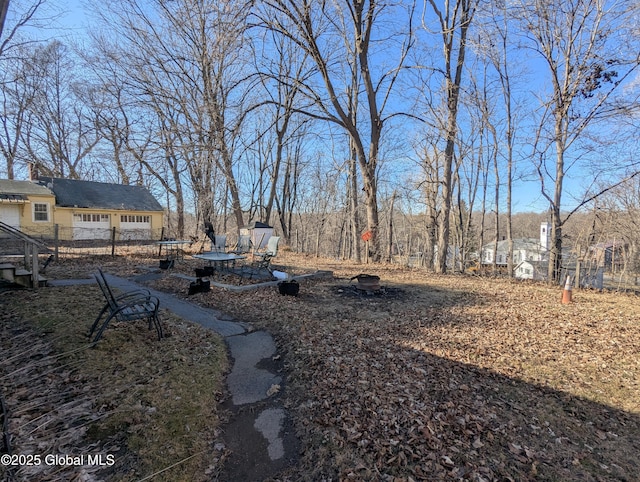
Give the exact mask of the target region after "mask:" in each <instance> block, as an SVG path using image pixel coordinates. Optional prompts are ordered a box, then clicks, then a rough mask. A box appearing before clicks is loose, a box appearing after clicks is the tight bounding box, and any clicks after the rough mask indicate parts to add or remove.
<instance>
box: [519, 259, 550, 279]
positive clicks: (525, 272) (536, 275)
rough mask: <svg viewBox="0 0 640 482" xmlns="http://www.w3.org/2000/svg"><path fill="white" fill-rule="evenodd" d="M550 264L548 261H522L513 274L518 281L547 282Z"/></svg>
mask: <svg viewBox="0 0 640 482" xmlns="http://www.w3.org/2000/svg"><path fill="white" fill-rule="evenodd" d="M548 264H549V263H548V261H526V260H525V261H521V262H520V263H518V264H517V266H516V267H515V268H513V273H514V276H515V277H516V278H518V279H532V280H536V281H542V280H546V279H547V268H548Z"/></svg>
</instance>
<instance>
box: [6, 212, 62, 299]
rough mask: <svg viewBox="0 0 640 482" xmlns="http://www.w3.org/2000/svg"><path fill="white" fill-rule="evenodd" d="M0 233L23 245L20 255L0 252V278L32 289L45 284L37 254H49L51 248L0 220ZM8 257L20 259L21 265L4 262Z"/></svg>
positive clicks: (45, 280)
mask: <svg viewBox="0 0 640 482" xmlns="http://www.w3.org/2000/svg"><path fill="white" fill-rule="evenodd" d="M0 234H2V235H3V236H4V237H5V238H7V237H8V238H11V239H13V240H18V241H19V242H20V244H21V245H22V247H23V250H22V253H21V254H20V255H16V254H7V253H0V258H2V260H0V279H3V280H6V281H7V282H9V283H13V284H16V285H20V286H24V287H26V288H29V289H33V290H37V289H38V288H39V287H42V286H46V284H47V279H46V278H45V277H44V276H42V275H41V274H40V266H39V262H38V256H39V255H40V254H43V255H50V254H51V250H50V249H49V248H48V247H47V246H46V245H44V244H43V243H42V242H41V241H39V240H37V239H35V238H32V237H31V236H29V235H27V234H25V233H23V232H22V231H20V230H19V229H16V228H14V227H12V226H9V225H8V224H5V223H3V222H0ZM9 258H18V259H21V260H22V261H23V262H22V266H16V265H15V264H14V263H12V262H6V260H7V259H9ZM3 260H4V261H3ZM16 264H18V263H16Z"/></svg>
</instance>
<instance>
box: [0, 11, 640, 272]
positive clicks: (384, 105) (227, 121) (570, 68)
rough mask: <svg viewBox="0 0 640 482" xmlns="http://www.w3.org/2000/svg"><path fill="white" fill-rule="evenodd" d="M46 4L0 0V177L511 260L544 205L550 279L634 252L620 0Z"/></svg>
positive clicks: (216, 218) (635, 53) (341, 242)
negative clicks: (598, 249) (82, 22)
mask: <svg viewBox="0 0 640 482" xmlns="http://www.w3.org/2000/svg"><path fill="white" fill-rule="evenodd" d="M52 3H53V2H50V1H47V0H32V1H31V2H16V1H13V2H9V0H5V1H3V2H2V3H1V7H2V8H0V12H3V13H4V12H5V11H6V12H7V15H6V21H5V23H4V28H3V29H2V30H0V64H1V67H0V83H1V84H2V94H1V95H2V111H0V122H1V127H2V129H1V132H0V149H1V152H2V157H3V163H2V165H0V177H6V178H8V179H21V178H22V179H24V178H26V175H27V174H26V173H27V167H28V165H29V164H34V165H35V166H37V169H38V171H39V172H40V173H41V174H43V175H46V176H53V177H70V178H79V179H89V180H100V181H106V182H117V183H122V184H130V183H131V184H134V183H135V184H141V185H145V186H148V187H149V188H150V189H151V190H152V192H154V194H155V195H156V197H157V198H158V199H159V200H160V201H161V202H162V203H163V204H165V205H166V206H167V208H168V213H169V214H168V216H167V220H168V226H167V228H168V230H169V231H168V232H169V233H171V235H173V236H175V237H177V238H183V237H185V236H193V235H199V236H202V229H201V226H202V224H203V222H204V221H210V222H212V223H213V225H214V227H215V230H216V231H217V232H220V233H223V232H224V233H230V234H234V233H237V230H238V229H239V228H240V227H242V226H245V225H247V224H249V223H250V222H251V221H255V220H259V221H263V222H266V223H269V224H272V225H274V226H275V227H276V230H277V232H278V235H281V236H282V238H283V242H284V243H283V244H285V245H289V246H292V247H294V248H295V249H296V250H301V251H304V252H308V253H314V254H317V255H330V256H335V257H338V258H345V259H352V260H355V261H358V262H360V261H364V260H368V261H372V262H378V261H386V260H391V259H392V258H394V257H397V256H402V257H404V258H405V260H408V259H409V257H411V256H418V257H419V258H420V260H421V261H420V262H421V263H424V264H425V265H426V266H428V267H430V268H432V269H433V270H434V271H436V272H445V271H461V270H464V269H466V268H468V267H469V266H471V265H473V263H474V262H476V260H477V259H478V256H479V253H480V252H481V250H482V247H483V246H486V245H487V244H490V243H494V245H495V246H496V247H497V244H498V241H501V240H505V241H506V242H507V243H508V246H509V254H508V255H507V258H506V259H507V261H506V262H507V267H506V272H507V273H509V274H512V273H513V269H514V265H513V256H512V253H513V240H514V239H515V238H518V237H523V238H536V237H537V236H538V229H539V226H540V222H541V221H548V222H549V223H550V225H551V238H550V239H551V244H550V250H549V256H548V258H549V263H548V279H550V280H551V279H557V278H558V277H559V276H560V273H561V268H562V266H563V257H566V256H569V255H570V256H573V257H576V258H581V257H584V256H586V255H587V253H588V251H589V249H590V247H592V246H593V245H595V244H597V243H606V242H612V241H613V242H614V244H615V243H618V244H620V245H621V246H622V252H623V255H624V263H623V264H624V269H625V270H627V271H629V272H632V273H635V272H636V271H637V268H638V266H640V259H639V251H638V248H639V246H640V229H639V228H640V183H639V182H638V177H637V175H638V173H639V172H640V169H639V167H638V166H639V164H640V163H639V162H638V160H637V158H636V155H635V153H636V152H637V150H638V139H640V136H638V128H639V124H638V113H639V112H640V109H639V108H640V104H639V98H638V96H639V95H640V88H638V87H639V85H638V84H639V80H638V66H639V65H640V55H639V52H640V24H639V23H638V22H639V20H638V19H639V18H640V16H639V13H640V5H638V4H637V3H636V2H612V1H607V0H573V1H571V2H567V1H564V0H546V1H538V0H515V1H509V2H506V1H505V2H496V1H487V0H447V1H437V0H426V1H424V2H416V1H411V0H404V1H400V2H397V1H389V0H380V1H373V0H370V1H365V0H333V1H321V2H317V1H312V0H257V1H246V0H224V1H219V0H216V1H214V0H199V1H196V0H171V1H170V0H157V1H154V2H144V1H141V0H118V1H113V2H104V3H102V2H101V3H100V5H97V6H96V7H95V11H94V12H92V23H91V28H90V29H87V30H86V31H83V34H82V35H81V36H79V35H77V34H71V33H69V34H68V35H66V34H65V35H63V34H60V30H57V31H56V33H55V34H54V33H52V32H53V31H51V30H49V28H51V27H52V26H55V24H56V21H57V15H58V14H57V13H56V12H55V11H54V10H53V9H54V8H55V7H54V6H53V5H50V4H52ZM7 6H8V9H7ZM532 211H536V212H537V213H539V216H531V215H526V214H522V213H523V212H532ZM516 213H520V214H519V215H518V216H516ZM534 217H535V219H536V224H533V226H530V225H528V224H527V223H528V221H527V219H532V218H534ZM529 224H531V223H529ZM365 233H366V234H367V236H365V237H366V238H369V241H367V242H365V241H363V239H362V235H363V234H365ZM496 249H497V248H496ZM445 252H447V253H448V256H439V253H445ZM569 252H571V254H569ZM493 259H494V260H495V259H496V256H494V257H493ZM495 267H496V264H495V261H494V269H495Z"/></svg>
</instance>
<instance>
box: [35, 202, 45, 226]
mask: <svg viewBox="0 0 640 482" xmlns="http://www.w3.org/2000/svg"><path fill="white" fill-rule="evenodd" d="M33 220H34V221H37V222H48V221H49V204H48V203H33Z"/></svg>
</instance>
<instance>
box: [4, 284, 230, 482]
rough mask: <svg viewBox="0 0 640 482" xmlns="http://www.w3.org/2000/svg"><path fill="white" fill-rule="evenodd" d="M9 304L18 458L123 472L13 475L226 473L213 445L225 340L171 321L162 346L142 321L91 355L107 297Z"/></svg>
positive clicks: (52, 291)
mask: <svg viewBox="0 0 640 482" xmlns="http://www.w3.org/2000/svg"><path fill="white" fill-rule="evenodd" d="M0 297H1V298H0V303H2V306H3V312H4V315H3V316H2V328H1V329H0V345H1V346H2V353H3V356H2V359H0V377H2V385H1V386H2V394H3V396H4V398H5V401H6V405H7V407H8V409H9V411H10V415H9V431H10V433H11V435H12V438H13V439H12V442H11V443H12V448H13V453H14V454H23V455H24V454H40V455H41V456H42V458H44V457H45V455H48V454H59V455H63V454H70V455H75V456H78V455H85V456H87V455H90V454H91V455H99V454H101V455H102V456H103V457H106V456H107V455H111V456H113V457H114V461H115V463H114V464H113V466H111V467H108V466H106V467H99V466H96V465H94V466H86V467H74V466H69V467H64V466H50V465H47V464H45V463H42V464H38V465H35V466H32V467H27V466H25V467H21V468H19V469H17V470H15V471H13V472H12V473H8V472H5V473H4V474H3V475H4V476H6V477H9V476H12V477H15V480H73V479H74V478H77V477H79V478H81V479H82V480H117V481H126V480H140V479H142V478H143V477H147V476H150V475H151V474H154V473H158V472H160V471H163V472H162V473H161V476H160V477H158V478H156V479H154V480H184V481H194V480H209V479H210V477H211V474H215V473H216V472H217V471H218V470H219V469H220V466H221V464H222V462H221V459H222V458H224V455H225V454H224V452H223V451H221V450H220V447H217V448H215V447H214V445H215V442H216V438H217V436H218V426H219V423H220V420H219V414H218V410H217V408H218V402H219V401H220V399H221V398H222V390H223V388H222V381H223V376H224V373H225V371H226V368H227V360H226V352H225V348H224V345H223V343H222V342H221V340H220V338H219V337H218V336H216V335H214V334H213V333H211V332H210V331H208V330H204V329H202V328H200V327H199V326H197V325H193V324H191V323H187V322H185V321H183V320H181V319H179V318H177V317H175V316H172V315H170V314H168V313H163V314H162V321H163V324H164V325H165V327H167V331H168V333H169V334H170V336H169V337H168V338H165V339H163V340H161V341H158V340H157V337H156V336H155V331H148V330H147V327H146V326H145V324H144V323H142V322H141V323H132V324H127V325H125V324H115V325H114V326H110V327H109V329H108V330H107V332H106V333H105V336H104V338H103V339H102V340H101V341H100V343H98V345H97V347H96V348H95V349H91V348H89V347H88V345H87V339H86V337H85V334H86V332H87V330H88V327H89V326H90V324H91V322H92V321H93V318H94V317H95V315H96V314H97V311H99V308H100V306H101V305H102V303H103V301H102V299H101V297H102V295H101V294H100V292H99V291H98V289H97V287H95V286H74V287H60V288H47V289H42V290H39V291H38V292H37V293H34V292H28V291H18V292H10V293H1V294H0ZM174 464H177V465H176V466H175V467H172V468H169V467H171V466H172V465H174ZM167 468H168V469H167ZM165 469H166V470H165ZM1 471H2V468H1V467H0V473H2V472H1Z"/></svg>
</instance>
